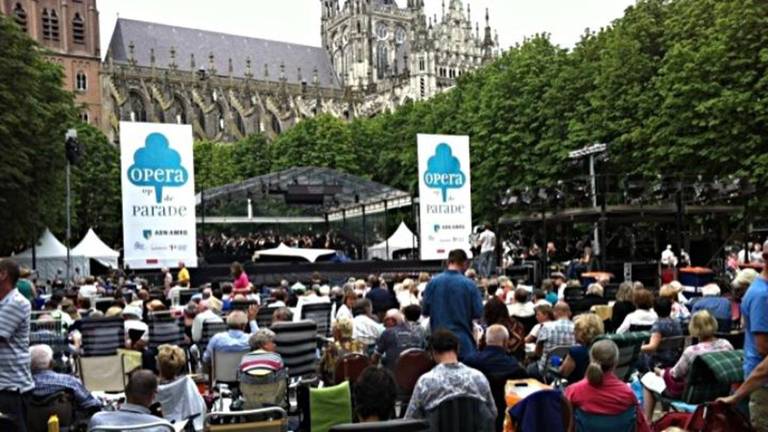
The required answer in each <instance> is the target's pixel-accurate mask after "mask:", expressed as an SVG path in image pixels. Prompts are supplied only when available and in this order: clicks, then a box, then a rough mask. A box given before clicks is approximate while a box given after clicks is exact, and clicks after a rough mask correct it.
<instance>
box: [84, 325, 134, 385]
mask: <svg viewBox="0 0 768 432" xmlns="http://www.w3.org/2000/svg"><path fill="white" fill-rule="evenodd" d="M80 333H81V334H82V347H81V349H82V353H81V354H80V355H79V356H77V359H76V360H77V361H76V366H77V371H78V373H79V375H80V379H81V380H82V381H83V385H84V386H85V388H87V389H88V390H90V391H91V392H94V391H104V392H122V391H123V390H124V389H125V383H126V375H127V374H128V373H129V372H131V370H130V369H131V368H130V367H129V366H128V365H127V363H126V358H125V356H124V355H122V354H121V353H119V352H118V349H120V348H121V347H122V346H123V345H124V344H125V328H124V327H123V319H122V318H119V317H110V318H86V319H84V320H82V321H81V325H80Z"/></svg>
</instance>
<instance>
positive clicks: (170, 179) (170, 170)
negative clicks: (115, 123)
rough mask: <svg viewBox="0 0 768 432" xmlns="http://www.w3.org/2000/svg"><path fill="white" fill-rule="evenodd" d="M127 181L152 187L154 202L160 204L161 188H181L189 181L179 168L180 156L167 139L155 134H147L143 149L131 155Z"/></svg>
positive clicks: (185, 172) (180, 167)
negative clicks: (131, 161) (153, 189)
mask: <svg viewBox="0 0 768 432" xmlns="http://www.w3.org/2000/svg"><path fill="white" fill-rule="evenodd" d="M128 180H129V181H130V182H131V183H133V184H134V185H136V186H150V187H154V188H155V201H156V202H157V203H158V204H160V203H161V202H162V200H163V187H179V186H183V185H184V184H186V183H187V180H189V173H187V170H186V169H185V168H184V167H183V166H181V156H180V155H179V152H177V151H176V150H174V149H172V148H171V147H170V145H169V144H168V138H166V137H165V135H163V134H161V133H157V132H155V133H151V134H149V135H148V136H147V139H146V141H145V143H144V147H142V148H140V149H138V150H136V153H134V154H133V165H132V166H131V167H130V168H128Z"/></svg>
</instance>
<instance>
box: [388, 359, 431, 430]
mask: <svg viewBox="0 0 768 432" xmlns="http://www.w3.org/2000/svg"><path fill="white" fill-rule="evenodd" d="M433 367H435V362H434V360H432V358H431V357H430V356H429V354H427V352H426V351H424V350H423V349H418V348H410V349H407V350H405V351H403V352H401V353H400V357H398V358H397V362H396V363H395V381H396V382H397V386H398V387H399V391H398V395H397V398H398V399H399V400H400V403H401V407H402V408H401V410H400V415H401V416H402V415H404V414H405V408H406V407H407V406H408V402H409V401H410V400H411V395H412V394H413V390H414V389H415V388H416V382H417V381H418V380H419V378H420V377H421V376H422V375H424V374H425V373H427V372H429V371H430V370H432V368H433Z"/></svg>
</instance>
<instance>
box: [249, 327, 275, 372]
mask: <svg viewBox="0 0 768 432" xmlns="http://www.w3.org/2000/svg"><path fill="white" fill-rule="evenodd" d="M275 337H276V336H275V332H273V331H272V330H270V329H259V330H257V331H256V332H255V333H253V334H252V335H251V337H250V338H248V344H249V345H250V346H251V350H252V351H251V352H250V353H248V354H246V355H245V356H243V359H242V360H241V361H240V372H241V373H244V374H248V375H251V376H265V375H269V374H271V373H278V372H280V371H282V370H283V368H284V365H283V358H282V357H281V356H280V354H278V353H277V352H276V350H277V346H276V345H275Z"/></svg>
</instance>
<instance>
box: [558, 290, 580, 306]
mask: <svg viewBox="0 0 768 432" xmlns="http://www.w3.org/2000/svg"><path fill="white" fill-rule="evenodd" d="M563 298H564V299H565V302H566V303H568V304H575V303H576V302H579V301H581V300H582V299H583V298H584V289H583V288H581V287H571V288H566V289H565V291H563Z"/></svg>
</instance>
